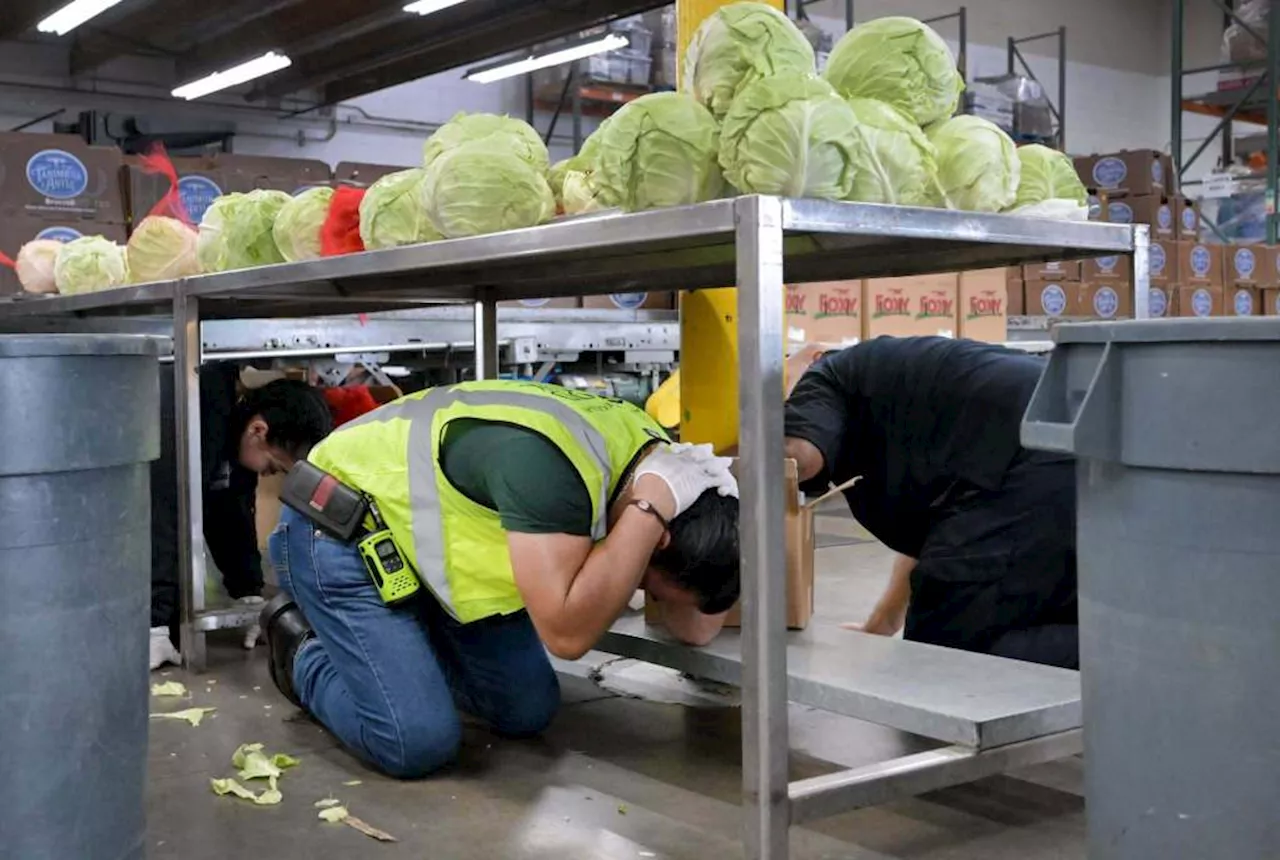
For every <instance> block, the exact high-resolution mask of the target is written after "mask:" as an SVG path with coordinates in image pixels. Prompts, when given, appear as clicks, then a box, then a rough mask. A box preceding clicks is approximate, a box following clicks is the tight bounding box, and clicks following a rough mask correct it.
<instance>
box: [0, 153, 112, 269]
mask: <svg viewBox="0 0 1280 860" xmlns="http://www.w3.org/2000/svg"><path fill="white" fill-rule="evenodd" d="M120 163H121V162H120V151H119V150H117V149H113V148H110V147H103V146H88V145H87V144H85V143H84V142H83V141H81V140H80V139H79V138H77V137H72V136H70V135H54V134H27V133H0V251H3V252H4V253H6V254H8V255H9V256H11V257H12V256H14V255H16V254H17V253H18V249H19V248H21V247H22V246H23V245H24V244H26V243H27V242H29V241H31V240H32V239H56V240H58V241H62V242H68V241H71V240H72V239H77V238H79V237H80V236H92V235H102V236H105V237H107V238H108V239H112V240H113V241H116V242H124V241H125V239H126V223H127V218H126V212H125V207H124V201H123V199H122V196H121V193H120ZM20 289H21V285H20V284H19V283H18V279H17V277H16V276H15V275H14V273H13V272H12V271H11V270H10V269H9V268H7V267H3V266H0V294H10V293H15V292H18V291H19V290H20Z"/></svg>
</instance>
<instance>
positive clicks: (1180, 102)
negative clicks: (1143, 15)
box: [1169, 0, 1280, 243]
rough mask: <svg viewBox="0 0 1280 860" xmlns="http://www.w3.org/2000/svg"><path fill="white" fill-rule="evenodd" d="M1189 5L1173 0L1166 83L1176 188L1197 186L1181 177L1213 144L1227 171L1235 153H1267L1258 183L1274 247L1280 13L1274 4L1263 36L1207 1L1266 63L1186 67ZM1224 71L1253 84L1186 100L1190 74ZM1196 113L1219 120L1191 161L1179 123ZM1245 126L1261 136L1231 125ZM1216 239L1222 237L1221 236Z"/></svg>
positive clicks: (1278, 230)
mask: <svg viewBox="0 0 1280 860" xmlns="http://www.w3.org/2000/svg"><path fill="white" fill-rule="evenodd" d="M1188 2H1190V0H1173V26H1172V28H1171V29H1172V39H1173V41H1172V50H1171V51H1170V55H1171V57H1172V64H1173V68H1172V70H1171V74H1170V76H1169V77H1170V80H1171V81H1172V85H1173V93H1172V97H1171V99H1170V104H1171V106H1172V118H1171V120H1172V121H1171V123H1170V129H1171V133H1172V134H1171V136H1172V138H1173V140H1172V141H1171V144H1172V150H1173V169H1174V172H1175V173H1176V174H1177V177H1178V182H1179V186H1180V187H1185V186H1187V185H1196V184H1199V183H1200V181H1199V180H1190V181H1188V180H1184V179H1183V177H1184V175H1185V174H1186V172H1187V171H1188V170H1189V169H1190V168H1191V166H1192V165H1193V164H1194V163H1195V162H1196V161H1197V160H1198V159H1199V158H1200V156H1201V155H1203V154H1204V152H1205V151H1206V150H1207V149H1208V148H1209V147H1210V146H1212V145H1213V142H1214V140H1215V139H1220V140H1221V144H1222V147H1221V150H1220V152H1221V156H1220V157H1221V165H1222V167H1224V168H1225V167H1229V166H1230V165H1231V164H1232V162H1233V161H1234V159H1235V156H1236V154H1237V153H1238V152H1249V151H1252V152H1266V156H1267V167H1266V170H1265V172H1263V173H1261V174H1259V175H1258V176H1257V177H1256V178H1264V177H1265V179H1266V187H1267V199H1268V201H1269V205H1268V207H1267V212H1268V214H1267V241H1268V242H1269V243H1275V242H1276V241H1277V240H1280V213H1278V212H1277V207H1276V194H1277V188H1278V187H1280V163H1278V162H1280V145H1278V141H1280V9H1277V8H1276V7H1275V6H1274V5H1273V6H1272V9H1271V14H1270V15H1269V16H1268V18H1267V29H1266V32H1259V31H1257V30H1256V29H1255V28H1252V27H1249V26H1248V25H1247V24H1245V23H1244V22H1243V21H1241V20H1240V18H1239V17H1238V16H1237V15H1236V13H1235V10H1234V9H1233V8H1232V6H1233V3H1232V0H1210V2H1212V3H1213V4H1214V5H1215V6H1217V7H1218V8H1219V9H1221V10H1222V15H1223V18H1222V20H1223V25H1224V26H1226V25H1229V24H1231V23H1233V22H1234V23H1238V24H1240V26H1242V27H1243V28H1244V29H1245V32H1246V34H1247V35H1249V36H1251V37H1253V38H1255V39H1258V40H1259V41H1261V42H1264V43H1265V44H1266V59H1265V60H1263V61H1261V62H1246V63H1234V62H1225V63H1216V64H1214V65H1209V66H1197V67H1195V68H1186V67H1185V65H1184V57H1185V52H1184V39H1185V36H1186V7H1187V3H1188ZM1227 69H1240V70H1242V71H1246V72H1250V73H1252V74H1254V77H1253V78H1252V80H1251V81H1250V82H1249V83H1248V84H1247V85H1246V86H1242V87H1240V88H1239V89H1232V90H1217V91H1214V92H1208V93H1203V94H1198V95H1187V94H1186V93H1185V92H1184V91H1183V86H1184V79H1185V78H1187V77H1189V76H1191V75H1198V74H1205V73H1208V72H1221V71H1225V70H1227ZM1186 113H1195V114H1200V115H1202V116H1212V117H1217V118H1218V123H1217V125H1215V126H1214V128H1213V131H1211V132H1210V133H1209V134H1208V135H1206V136H1205V139H1204V140H1203V141H1202V142H1201V143H1200V145H1199V146H1198V147H1196V149H1195V151H1194V152H1192V153H1191V155H1190V156H1185V155H1184V153H1183V134H1182V123H1183V115H1184V114H1186ZM1237 122H1248V123H1252V124H1254V125H1261V126H1263V127H1264V128H1265V131H1264V132H1263V133H1261V134H1256V133H1255V134H1248V135H1243V136H1237V135H1236V133H1235V124H1236V123H1237ZM1205 223H1206V224H1208V226H1209V228H1210V229H1212V230H1214V232H1217V228H1216V227H1215V226H1214V225H1213V224H1212V223H1211V222H1209V221H1207V220H1206V221H1205ZM1219 238H1222V237H1221V236H1219Z"/></svg>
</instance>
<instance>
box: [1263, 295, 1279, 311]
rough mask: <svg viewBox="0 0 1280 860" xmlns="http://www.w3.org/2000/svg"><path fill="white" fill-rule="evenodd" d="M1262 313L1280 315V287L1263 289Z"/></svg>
mask: <svg viewBox="0 0 1280 860" xmlns="http://www.w3.org/2000/svg"><path fill="white" fill-rule="evenodd" d="M1262 315H1263V316H1268V317H1280V289H1267V290H1263V291H1262Z"/></svg>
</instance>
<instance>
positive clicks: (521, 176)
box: [420, 141, 556, 239]
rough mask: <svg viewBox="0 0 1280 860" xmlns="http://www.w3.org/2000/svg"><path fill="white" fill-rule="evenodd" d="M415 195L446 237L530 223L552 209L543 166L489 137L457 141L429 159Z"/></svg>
mask: <svg viewBox="0 0 1280 860" xmlns="http://www.w3.org/2000/svg"><path fill="white" fill-rule="evenodd" d="M420 199H421V200H422V205H423V207H424V208H425V209H426V213H427V218H428V219H429V220H430V221H431V226H432V227H434V228H435V229H436V230H437V231H438V232H439V233H440V235H441V236H444V237H445V238H446V239H458V238H461V237H463V236H479V235H482V234H485V233H497V232H500V231H502V230H518V229H520V228H522V227H534V226H537V225H538V224H541V223H543V222H544V221H548V220H550V219H551V218H552V217H553V216H554V215H555V214H556V198H555V195H553V194H552V193H551V186H550V185H548V184H547V180H546V176H545V172H544V171H539V170H535V169H533V168H532V167H530V166H529V163H528V162H527V161H524V160H523V159H521V158H520V157H519V156H518V155H516V154H514V153H513V152H511V150H510V149H508V148H506V147H504V146H502V145H501V144H500V143H498V142H495V141H479V142H476V143H471V144H468V145H466V146H461V147H459V148H457V149H454V150H452V151H451V152H447V153H445V154H444V155H442V156H440V157H439V158H437V159H436V160H435V161H433V162H432V163H431V166H430V167H428V168H427V170H426V176H424V177H423V180H422V186H421V198H420Z"/></svg>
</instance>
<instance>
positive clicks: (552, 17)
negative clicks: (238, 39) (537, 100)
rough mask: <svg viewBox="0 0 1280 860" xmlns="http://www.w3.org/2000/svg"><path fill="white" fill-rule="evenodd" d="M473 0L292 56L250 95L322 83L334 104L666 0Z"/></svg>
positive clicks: (286, 91)
mask: <svg viewBox="0 0 1280 860" xmlns="http://www.w3.org/2000/svg"><path fill="white" fill-rule="evenodd" d="M473 2H474V8H472V4H471V3H467V4H462V5H461V6H458V7H454V8H453V10H446V12H448V11H456V12H458V13H460V14H459V15H458V16H457V17H456V18H455V20H453V21H449V20H446V19H445V14H446V13H445V12H442V13H437V15H431V16H428V17H427V18H424V19H422V20H421V21H420V22H417V24H418V26H414V27H409V26H404V27H398V28H395V30H394V31H388V33H385V34H378V36H377V38H376V39H369V38H365V39H356V40H352V41H351V42H349V43H347V42H344V43H343V44H342V45H341V46H339V48H338V50H337V51H335V52H334V53H336V54H338V55H339V56H337V57H335V56H334V55H333V54H329V55H322V56H314V57H302V58H301V59H300V61H299V58H295V62H294V66H293V67H291V68H290V69H289V70H288V71H287V72H285V73H283V74H281V75H276V76H273V77H271V78H270V79H266V80H264V82H263V83H262V85H261V86H260V87H258V88H256V89H255V90H254V91H253V92H251V93H250V96H249V97H250V98H251V99H252V98H255V97H272V96H281V95H288V94H290V93H293V92H298V91H299V90H310V89H323V90H324V93H325V96H324V101H325V102H326V103H329V104H332V103H334V102H337V101H342V100H344V99H348V98H354V97H355V96H358V95H363V94H365V93H368V92H373V91H375V90H380V89H385V88H386V87H389V86H394V85H395V84H400V83H404V82H406V81H411V80H416V79H418V78H422V77H426V76H427V75H431V74H435V73H437V72H442V71H446V70H448V69H452V68H457V67H458V66H460V65H466V64H469V63H475V62H480V61H482V60H485V59H489V58H491V57H495V56H499V55H502V54H506V53H509V52H511V51H516V50H519V49H521V48H527V47H529V46H530V45H531V44H536V43H539V42H544V41H547V40H549V39H555V38H558V37H561V36H567V35H570V34H573V33H576V32H578V31H580V30H583V29H586V28H588V27H591V26H594V25H596V24H601V23H603V22H605V21H608V20H612V19H614V18H619V17H623V16H625V15H631V14H635V13H637V12H642V11H645V10H648V9H653V8H657V7H659V6H663V5H665V3H663V2H662V0H574V2H571V3H563V2H560V3H549V2H545V0H524V2H520V3H517V2H513V0H506V2H493V3H491V4H490V8H488V9H481V8H480V7H481V3H480V2H479V0H473ZM388 36H390V37H388Z"/></svg>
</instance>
